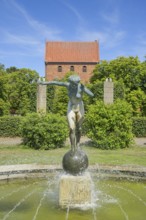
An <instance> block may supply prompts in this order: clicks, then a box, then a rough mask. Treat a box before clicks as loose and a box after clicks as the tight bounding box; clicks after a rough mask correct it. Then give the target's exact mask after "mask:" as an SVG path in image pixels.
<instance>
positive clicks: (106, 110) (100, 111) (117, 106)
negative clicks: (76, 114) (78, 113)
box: [84, 100, 133, 149]
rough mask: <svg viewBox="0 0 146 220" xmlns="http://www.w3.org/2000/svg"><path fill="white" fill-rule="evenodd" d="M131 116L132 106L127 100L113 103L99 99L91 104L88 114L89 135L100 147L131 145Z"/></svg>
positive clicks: (87, 127)
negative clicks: (105, 102)
mask: <svg viewBox="0 0 146 220" xmlns="http://www.w3.org/2000/svg"><path fill="white" fill-rule="evenodd" d="M131 117H132V109H131V106H130V105H129V104H128V103H127V102H125V101H122V100H117V101H116V102H115V103H114V104H111V105H105V104H104V103H103V102H101V101H98V102H96V103H95V104H93V105H90V106H89V109H88V112H87V114H86V118H85V124H84V126H85V130H86V131H87V136H88V137H89V138H91V140H92V141H93V143H94V145H95V146H96V147H97V148H100V149H118V148H125V147H129V146H130V145H131V143H132V140H133V134H132V120H131Z"/></svg>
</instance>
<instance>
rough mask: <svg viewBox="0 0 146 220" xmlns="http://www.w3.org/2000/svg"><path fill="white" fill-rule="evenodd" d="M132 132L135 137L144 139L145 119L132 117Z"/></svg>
mask: <svg viewBox="0 0 146 220" xmlns="http://www.w3.org/2000/svg"><path fill="white" fill-rule="evenodd" d="M132 131H133V134H134V135H135V136H136V137H146V117H134V118H133V125H132Z"/></svg>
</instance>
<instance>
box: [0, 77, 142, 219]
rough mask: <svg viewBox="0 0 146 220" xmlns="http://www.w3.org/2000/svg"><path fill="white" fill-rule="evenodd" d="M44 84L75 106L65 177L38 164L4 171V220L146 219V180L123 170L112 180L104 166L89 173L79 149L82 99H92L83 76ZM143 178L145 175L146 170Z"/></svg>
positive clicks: (0, 214)
mask: <svg viewBox="0 0 146 220" xmlns="http://www.w3.org/2000/svg"><path fill="white" fill-rule="evenodd" d="M40 83H42V84H55V85H59V86H65V87H66V88H67V89H68V94H69V98H70V101H69V104H68V114H67V117H68V123H69V128H70V142H71V150H69V151H68V152H67V153H66V154H65V155H64V157H63V160H62V165H63V169H64V172H62V171H60V169H56V168H53V167H51V168H50V167H47V166H41V167H37V166H36V165H34V166H28V165H27V166H25V165H21V166H17V167H16V166H15V167H14V166H10V167H6V166H3V167H1V169H0V170H1V172H0V177H1V179H3V180H1V181H0V219H2V220H7V219H8V220H9V219H10V220H17V219H21V220H26V219H28V220H42V219H43V220H45V219H51V220H71V219H77V220H97V219H98V220H103V219H107V220H117V219H118V220H123V219H124V220H145V216H146V185H145V180H146V179H145V178H144V179H143V180H141V179H138V177H136V178H135V176H133V177H131V176H129V175H128V176H127V175H125V174H124V175H123V176H122V175H121V173H124V172H123V171H125V173H126V174H127V172H126V170H123V171H122V172H121V173H120V172H119V171H118V173H120V178H119V175H118V178H117V175H116V173H115V171H114V173H112V172H111V173H110V176H108V173H107V170H105V171H106V172H105V173H102V172H100V167H98V173H97V172H96V171H97V170H95V169H94V171H95V172H90V173H89V172H88V171H87V168H88V157H87V155H86V154H85V152H84V151H83V150H82V149H81V147H80V137H81V125H82V121H83V115H84V108H83V102H82V100H81V98H82V93H83V92H86V93H87V94H88V95H91V96H92V95H93V94H92V93H91V92H90V91H89V90H88V89H87V88H86V87H85V86H83V85H82V84H80V79H79V77H78V76H71V77H70V78H69V82H67V83H64V82H56V81H53V82H40ZM101 170H103V169H101ZM137 173H138V172H137ZM141 173H144V175H145V174H146V171H143V172H141ZM113 174H114V175H113ZM133 174H135V173H133ZM138 174H140V172H139V173H138ZM91 176H92V178H91ZM145 176H146V175H145ZM109 177H110V178H109ZM111 177H112V178H111ZM11 178H12V180H11ZM15 178H19V179H17V180H15Z"/></svg>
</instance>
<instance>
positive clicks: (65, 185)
mask: <svg viewBox="0 0 146 220" xmlns="http://www.w3.org/2000/svg"><path fill="white" fill-rule="evenodd" d="M91 192H92V181H91V177H90V175H89V174H84V175H82V176H72V175H63V176H62V177H61V179H60V185H59V205H60V206H61V207H62V208H66V207H68V206H69V207H72V208H75V207H82V206H85V205H90V204H91V200H92V198H91V197H92V196H91V194H92V193H91Z"/></svg>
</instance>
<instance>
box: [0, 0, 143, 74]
mask: <svg viewBox="0 0 146 220" xmlns="http://www.w3.org/2000/svg"><path fill="white" fill-rule="evenodd" d="M46 40H51V41H94V40H98V41H99V45H100V59H101V60H111V59H115V58H117V57H118V56H138V57H139V58H140V60H143V59H144V56H145V55H146V0H90V1H89V0H0V63H2V64H4V65H5V67H6V68H8V67H10V66H16V67H18V68H22V67H26V68H30V69H33V70H36V71H37V72H38V73H39V74H40V75H41V76H44V74H45V73H44V72H45V68H44V53H45V41H46Z"/></svg>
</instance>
